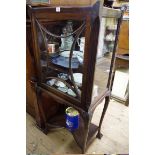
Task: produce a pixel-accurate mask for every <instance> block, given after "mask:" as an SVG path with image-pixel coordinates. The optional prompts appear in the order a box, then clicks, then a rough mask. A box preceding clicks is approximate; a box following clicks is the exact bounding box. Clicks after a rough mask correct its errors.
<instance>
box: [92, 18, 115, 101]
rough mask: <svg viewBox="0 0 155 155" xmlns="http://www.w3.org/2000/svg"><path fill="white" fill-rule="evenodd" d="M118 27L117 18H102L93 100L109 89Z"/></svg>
mask: <svg viewBox="0 0 155 155" xmlns="http://www.w3.org/2000/svg"><path fill="white" fill-rule="evenodd" d="M116 29H117V20H116V19H114V18H102V22H101V26H100V35H99V43H98V52H97V58H96V59H97V60H96V66H95V77H94V87H93V95H92V102H95V101H97V100H98V99H99V98H100V97H101V96H102V95H104V93H105V92H106V90H107V83H108V77H109V72H110V64H111V58H112V53H113V48H114V42H115V36H116Z"/></svg>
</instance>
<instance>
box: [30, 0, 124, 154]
mask: <svg viewBox="0 0 155 155" xmlns="http://www.w3.org/2000/svg"><path fill="white" fill-rule="evenodd" d="M27 11H28V17H29V21H30V22H31V34H32V45H33V51H34V53H33V54H34V64H35V70H36V76H35V77H32V78H31V85H32V87H34V90H35V94H36V100H35V101H34V105H35V111H36V114H35V115H36V122H37V125H38V127H39V128H40V129H41V130H42V131H43V132H44V133H48V131H49V129H51V128H59V127H65V109H66V108H67V107H69V106H71V107H73V108H75V109H76V110H78V111H79V113H80V121H79V122H80V123H79V128H78V129H77V130H75V131H74V132H71V133H72V134H73V137H74V139H75V140H76V142H77V144H78V145H79V147H80V148H81V149H82V152H83V153H84V152H85V151H86V148H87V146H88V145H89V144H90V143H91V142H92V140H93V138H94V136H95V135H96V134H97V137H98V138H101V137H102V134H101V131H100V129H101V125H102V121H103V117H104V115H105V112H106V109H107V106H108V104H109V99H110V93H111V84H112V79H113V65H114V60H115V50H116V45H117V39H118V33H119V25H120V22H121V19H122V13H121V12H122V11H120V10H114V9H109V8H105V7H104V8H103V10H100V2H99V1H97V2H95V3H93V4H92V5H89V6H82V7H79V6H70V7H63V6H62V7H59V6H58V7H56V6H53V7H52V6H31V5H27ZM101 18H116V19H117V30H116V35H115V41H114V42H115V44H114V48H113V54H112V56H111V57H108V58H107V57H104V56H101V57H98V56H97V55H98V50H97V46H98V35H99V30H100V19H101ZM43 93H46V94H48V95H50V96H51V97H52V98H53V102H55V103H57V104H58V105H59V106H58V108H56V109H55V113H54V115H52V117H51V118H47V117H46V112H45V111H44V108H43V106H44V102H42V100H41V96H42V94H43ZM103 100H105V104H104V108H103V112H102V116H101V120H100V122H99V125H98V126H97V125H95V124H93V123H92V122H91V120H92V116H93V114H94V110H95V109H96V107H97V106H98V105H99V104H100V103H101V102H102V101H103ZM53 102H51V105H52V104H54V105H55V103H53Z"/></svg>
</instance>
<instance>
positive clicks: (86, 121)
mask: <svg viewBox="0 0 155 155" xmlns="http://www.w3.org/2000/svg"><path fill="white" fill-rule="evenodd" d="M91 119H92V114H88V113H87V114H85V116H84V124H85V125H84V126H85V129H84V130H85V131H84V136H83V137H84V139H83V148H82V154H85V152H86V148H87V139H88V132H89V127H90V123H91Z"/></svg>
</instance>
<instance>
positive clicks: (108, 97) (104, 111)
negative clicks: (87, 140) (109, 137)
mask: <svg viewBox="0 0 155 155" xmlns="http://www.w3.org/2000/svg"><path fill="white" fill-rule="evenodd" d="M109 101H110V96H106V97H105V104H104V108H103V111H102V115H101V119H100V123H99V129H98V133H97V135H96V137H97V138H99V139H101V138H102V136H103V135H102V133H101V126H102V122H103V118H104V116H105V113H106V111H107V108H108V105H109Z"/></svg>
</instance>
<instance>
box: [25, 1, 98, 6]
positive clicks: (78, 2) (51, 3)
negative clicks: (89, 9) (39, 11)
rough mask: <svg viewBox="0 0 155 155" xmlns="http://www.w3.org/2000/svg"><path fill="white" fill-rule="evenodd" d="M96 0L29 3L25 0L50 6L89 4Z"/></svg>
mask: <svg viewBox="0 0 155 155" xmlns="http://www.w3.org/2000/svg"><path fill="white" fill-rule="evenodd" d="M97 1H98V0H49V4H47V3H40V4H39V3H33V4H32V3H31V0H27V4H31V5H32V6H35V5H48V6H49V5H50V6H90V5H93V4H95V3H96V2H97Z"/></svg>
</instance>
